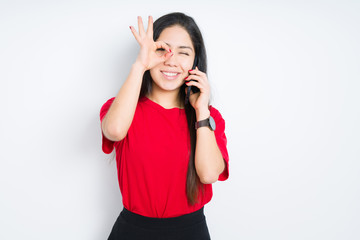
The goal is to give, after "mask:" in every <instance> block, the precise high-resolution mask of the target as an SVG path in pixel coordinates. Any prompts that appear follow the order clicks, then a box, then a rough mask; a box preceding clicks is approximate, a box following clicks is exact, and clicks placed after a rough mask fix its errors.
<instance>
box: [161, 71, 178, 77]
mask: <svg viewBox="0 0 360 240" xmlns="http://www.w3.org/2000/svg"><path fill="white" fill-rule="evenodd" d="M163 74H165V75H166V76H169V77H172V76H176V75H178V73H170V72H163Z"/></svg>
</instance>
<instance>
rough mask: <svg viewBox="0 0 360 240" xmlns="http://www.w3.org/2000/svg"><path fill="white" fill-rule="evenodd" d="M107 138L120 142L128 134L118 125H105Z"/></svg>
mask: <svg viewBox="0 0 360 240" xmlns="http://www.w3.org/2000/svg"><path fill="white" fill-rule="evenodd" d="M103 133H104V135H105V137H106V138H107V139H109V140H111V141H114V142H118V141H121V140H122V139H124V138H125V136H126V134H125V133H124V132H123V131H122V129H121V128H120V126H118V125H105V124H104V125H103Z"/></svg>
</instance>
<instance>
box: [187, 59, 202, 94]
mask: <svg viewBox="0 0 360 240" xmlns="http://www.w3.org/2000/svg"><path fill="white" fill-rule="evenodd" d="M197 65H198V59H197V57H196V56H195V59H194V65H193V67H192V68H191V69H195V67H196V66H197ZM190 81H196V80H190ZM190 90H192V92H193V93H197V92H200V90H199V88H197V87H195V86H188V92H190Z"/></svg>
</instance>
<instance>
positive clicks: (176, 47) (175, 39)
mask: <svg viewBox="0 0 360 240" xmlns="http://www.w3.org/2000/svg"><path fill="white" fill-rule="evenodd" d="M156 41H163V42H165V43H166V44H167V45H168V46H169V47H170V49H171V51H172V52H173V53H174V55H173V56H171V57H170V58H168V59H167V60H166V61H165V62H162V63H160V64H158V65H157V66H155V67H153V68H152V69H150V74H151V77H152V79H153V81H154V82H153V87H158V88H160V89H162V90H166V91H174V90H177V91H178V90H179V89H180V87H181V85H183V84H184V82H185V80H184V79H185V78H186V77H187V76H188V75H189V73H188V71H189V70H190V69H191V68H192V66H193V62H194V59H195V49H194V46H193V44H192V41H191V39H190V35H189V34H188V32H187V31H186V30H185V29H184V28H182V27H180V26H172V27H168V28H165V29H164V30H163V31H162V32H161V34H160V36H159V38H158V39H157V40H156ZM158 52H159V54H162V52H164V50H162V51H161V50H158Z"/></svg>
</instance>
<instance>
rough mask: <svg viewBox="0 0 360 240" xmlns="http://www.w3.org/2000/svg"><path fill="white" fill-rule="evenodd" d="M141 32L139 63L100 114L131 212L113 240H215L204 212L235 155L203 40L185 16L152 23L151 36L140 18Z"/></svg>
mask: <svg viewBox="0 0 360 240" xmlns="http://www.w3.org/2000/svg"><path fill="white" fill-rule="evenodd" d="M138 27H139V32H137V31H136V29H135V28H134V27H132V26H131V27H130V29H131V32H132V34H133V35H134V37H135V39H136V41H137V42H138V43H139V45H140V51H139V54H138V57H137V59H136V61H135V63H134V64H133V65H132V68H131V70H130V73H129V75H128V77H127V79H126V81H125V82H124V84H123V86H122V87H121V88H120V91H119V93H118V94H117V96H116V97H115V98H111V99H109V100H108V101H107V102H106V103H105V104H104V105H103V107H102V108H101V112H100V119H101V128H102V133H103V145H102V148H103V151H104V152H105V153H111V152H112V150H113V148H114V147H115V150H116V162H117V168H118V180H119V185H120V190H121V193H122V199H123V205H124V208H123V210H122V212H121V213H120V216H119V217H118V219H117V220H116V222H115V224H114V226H113V229H112V231H111V234H110V236H109V239H131V240H134V239H135V240H136V239H186V240H191V239H197V240H201V239H210V236H209V232H208V228H207V224H206V220H205V216H204V213H203V206H204V205H205V204H206V203H208V202H209V201H210V200H211V197H212V187H211V184H212V183H214V182H216V181H217V180H226V179H227V178H228V153H227V149H226V136H225V133H224V130H225V122H224V119H223V118H222V116H221V114H220V113H219V112H218V111H217V110H216V109H215V108H214V107H212V106H209V98H210V86H209V83H208V80H207V76H206V52H205V46H204V42H203V38H202V35H201V33H200V30H199V28H198V26H197V25H196V23H195V22H194V20H193V19H192V18H191V17H189V16H187V15H185V14H183V13H171V14H167V15H165V16H162V17H160V18H159V19H158V20H156V21H155V23H153V19H152V17H151V16H150V17H149V19H148V27H147V31H145V29H144V26H143V22H142V19H141V17H138ZM196 89H197V90H198V91H196ZM187 93H188V94H187ZM215 125H216V126H215Z"/></svg>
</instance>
